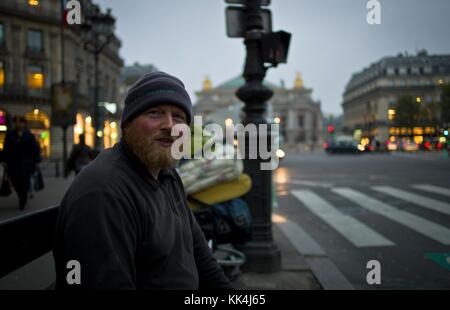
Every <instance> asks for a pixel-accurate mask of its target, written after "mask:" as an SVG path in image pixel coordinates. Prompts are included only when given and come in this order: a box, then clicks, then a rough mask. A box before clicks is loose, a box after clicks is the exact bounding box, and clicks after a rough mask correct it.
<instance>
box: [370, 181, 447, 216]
mask: <svg viewBox="0 0 450 310" xmlns="http://www.w3.org/2000/svg"><path fill="white" fill-rule="evenodd" d="M372 188H373V189H374V190H376V191H378V192H381V193H384V194H387V195H390V196H394V197H395V198H399V199H402V200H405V201H408V202H411V203H413V204H415V205H418V206H421V207H424V208H428V209H430V210H433V211H437V212H441V213H444V214H448V215H450V204H448V203H445V202H442V201H439V200H436V199H432V198H427V197H423V196H421V195H417V194H414V193H412V192H408V191H404V190H401V189H397V188H394V187H391V186H373V187H372Z"/></svg>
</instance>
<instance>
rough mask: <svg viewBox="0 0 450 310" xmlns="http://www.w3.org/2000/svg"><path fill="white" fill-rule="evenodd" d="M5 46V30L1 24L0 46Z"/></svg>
mask: <svg viewBox="0 0 450 310" xmlns="http://www.w3.org/2000/svg"><path fill="white" fill-rule="evenodd" d="M4 44H5V29H4V26H3V24H2V23H0V46H2V45H4Z"/></svg>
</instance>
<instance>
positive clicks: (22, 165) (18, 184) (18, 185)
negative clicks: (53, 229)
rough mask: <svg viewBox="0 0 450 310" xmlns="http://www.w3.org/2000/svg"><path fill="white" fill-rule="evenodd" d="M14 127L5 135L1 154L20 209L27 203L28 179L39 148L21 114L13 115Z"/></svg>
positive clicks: (38, 158) (32, 170)
mask: <svg viewBox="0 0 450 310" xmlns="http://www.w3.org/2000/svg"><path fill="white" fill-rule="evenodd" d="M13 122H14V128H13V130H10V131H8V133H7V134H6V137H5V144H4V148H3V156H4V160H5V162H6V166H7V172H8V175H9V178H10V180H11V183H12V185H13V187H14V189H15V191H16V193H17V196H18V197H19V206H20V210H23V209H24V208H25V205H26V204H27V198H28V192H29V190H30V186H31V183H30V180H31V176H32V175H33V173H34V172H35V171H36V168H37V165H38V163H39V162H40V161H41V155H40V153H41V150H40V146H39V143H38V142H37V141H36V138H35V137H34V135H33V134H32V133H31V132H30V130H29V129H28V128H27V121H26V119H25V117H23V116H14V118H13Z"/></svg>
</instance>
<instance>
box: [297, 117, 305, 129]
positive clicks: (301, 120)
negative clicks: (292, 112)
mask: <svg viewBox="0 0 450 310" xmlns="http://www.w3.org/2000/svg"><path fill="white" fill-rule="evenodd" d="M304 122H305V116H304V115H299V116H298V127H300V128H303V126H304Z"/></svg>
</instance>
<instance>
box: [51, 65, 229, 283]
mask: <svg viewBox="0 0 450 310" xmlns="http://www.w3.org/2000/svg"><path fill="white" fill-rule="evenodd" d="M191 119H192V104H191V100H190V98H189V95H188V93H187V92H186V90H185V87H184V84H183V83H182V82H181V81H180V80H179V79H178V78H176V77H174V76H172V75H169V74H167V73H164V72H153V73H149V74H146V75H144V76H143V77H141V78H140V79H139V80H138V81H137V82H136V83H135V84H134V85H133V86H132V87H131V88H130V90H129V91H128V93H127V96H126V98H125V107H124V110H123V114H122V119H121V128H122V139H121V141H120V142H119V143H118V144H116V145H115V146H114V147H113V148H111V149H108V150H105V151H103V152H102V153H100V155H99V156H98V157H97V158H96V159H95V160H94V161H93V162H91V163H90V164H89V165H88V166H86V167H85V168H84V169H83V170H82V171H81V173H80V174H79V175H78V176H77V178H76V179H75V180H74V182H73V183H72V185H71V186H70V188H69V190H68V191H67V193H66V195H65V196H64V198H63V200H62V202H61V207H60V210H59V215H58V221H57V227H56V235H55V236H56V237H55V243H54V251H53V255H54V259H55V268H56V275H57V281H56V288H57V289H59V288H84V289H188V290H192V289H201V288H208V289H211V288H230V283H229V282H228V280H227V278H226V277H225V275H224V273H223V271H222V269H221V268H220V266H219V265H218V263H217V261H216V259H215V258H214V257H213V255H212V253H211V250H210V248H209V247H208V245H207V242H206V240H205V237H204V235H203V233H202V231H201V229H200V227H199V225H198V224H197V222H196V220H195V219H194V217H193V214H192V212H191V210H190V209H189V207H188V205H187V202H186V195H185V192H184V189H183V185H182V183H181V179H180V177H179V176H178V174H177V172H176V170H175V169H174V166H175V164H176V161H175V160H174V159H173V157H172V156H171V146H172V143H173V142H174V140H175V138H176V137H172V136H171V129H172V127H173V126H175V125H177V124H186V125H188V124H190V122H191ZM77 272H78V274H77Z"/></svg>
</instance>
